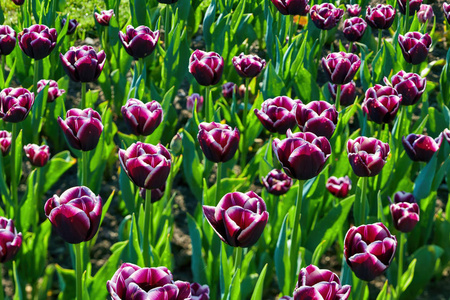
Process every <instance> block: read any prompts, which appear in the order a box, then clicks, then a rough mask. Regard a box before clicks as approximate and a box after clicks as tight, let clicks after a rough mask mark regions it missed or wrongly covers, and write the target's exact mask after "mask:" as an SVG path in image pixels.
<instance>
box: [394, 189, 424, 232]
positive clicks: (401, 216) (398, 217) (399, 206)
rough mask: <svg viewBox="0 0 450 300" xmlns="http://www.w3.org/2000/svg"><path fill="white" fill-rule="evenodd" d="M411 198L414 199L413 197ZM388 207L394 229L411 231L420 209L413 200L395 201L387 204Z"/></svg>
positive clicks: (417, 219) (416, 221)
mask: <svg viewBox="0 0 450 300" xmlns="http://www.w3.org/2000/svg"><path fill="white" fill-rule="evenodd" d="M410 195H411V194H410ZM412 198H413V199H414V197H412ZM394 199H395V196H394ZM389 209H390V211H391V216H392V222H393V223H394V226H395V229H397V230H398V231H400V232H404V233H407V232H411V231H412V230H413V229H414V227H415V226H416V224H417V223H418V222H419V214H420V209H419V205H417V203H415V202H412V203H411V202H407V201H403V202H401V201H400V202H398V201H396V202H395V203H392V204H391V205H390V206H389Z"/></svg>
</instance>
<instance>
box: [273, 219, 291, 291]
mask: <svg viewBox="0 0 450 300" xmlns="http://www.w3.org/2000/svg"><path fill="white" fill-rule="evenodd" d="M287 219H288V214H286V216H285V217H284V220H283V225H281V230H280V234H279V236H278V241H277V245H276V248H275V255H274V261H275V272H276V274H277V278H278V286H279V287H280V290H281V291H282V292H283V294H285V295H290V292H291V291H290V290H289V289H290V285H291V279H290V274H291V271H290V263H289V261H290V260H289V251H288V248H287V234H286V230H287V225H286V222H287Z"/></svg>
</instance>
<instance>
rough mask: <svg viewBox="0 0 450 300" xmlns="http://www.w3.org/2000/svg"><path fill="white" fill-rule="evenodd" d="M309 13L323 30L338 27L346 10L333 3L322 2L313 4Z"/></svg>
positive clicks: (315, 23)
mask: <svg viewBox="0 0 450 300" xmlns="http://www.w3.org/2000/svg"><path fill="white" fill-rule="evenodd" d="M309 13H310V15H311V20H312V21H313V23H314V25H316V26H317V28H319V29H322V30H330V29H333V28H334V27H336V25H337V24H338V23H339V21H340V20H341V19H342V15H343V14H344V10H343V9H340V8H336V7H335V6H334V5H333V4H331V3H322V4H316V5H313V7H311V11H310V12H309Z"/></svg>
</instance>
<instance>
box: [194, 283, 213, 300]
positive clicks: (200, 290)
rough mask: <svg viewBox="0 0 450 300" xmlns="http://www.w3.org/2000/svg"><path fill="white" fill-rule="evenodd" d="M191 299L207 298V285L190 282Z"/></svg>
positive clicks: (206, 299) (204, 299)
mask: <svg viewBox="0 0 450 300" xmlns="http://www.w3.org/2000/svg"><path fill="white" fill-rule="evenodd" d="M191 300H209V286H208V285H206V284H204V285H200V284H199V283H197V282H194V283H191Z"/></svg>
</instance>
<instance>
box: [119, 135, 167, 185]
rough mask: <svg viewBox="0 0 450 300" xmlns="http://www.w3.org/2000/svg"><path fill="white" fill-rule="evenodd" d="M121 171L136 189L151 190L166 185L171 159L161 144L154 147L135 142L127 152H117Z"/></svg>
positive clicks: (121, 150)
mask: <svg viewBox="0 0 450 300" xmlns="http://www.w3.org/2000/svg"><path fill="white" fill-rule="evenodd" d="M119 160H120V165H121V166H122V169H123V170H124V171H125V173H127V175H128V177H129V178H130V179H131V181H133V182H134V184H136V185H137V186H138V187H141V188H144V189H147V190H151V189H156V188H160V187H161V186H162V185H164V184H165V183H166V180H167V177H168V176H169V173H170V166H171V164H172V157H171V156H170V153H169V151H168V150H167V149H166V147H164V146H163V145H161V144H158V145H156V146H154V145H151V144H145V143H141V142H137V143H134V144H132V145H131V146H130V147H128V149H127V150H123V149H120V150H119Z"/></svg>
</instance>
